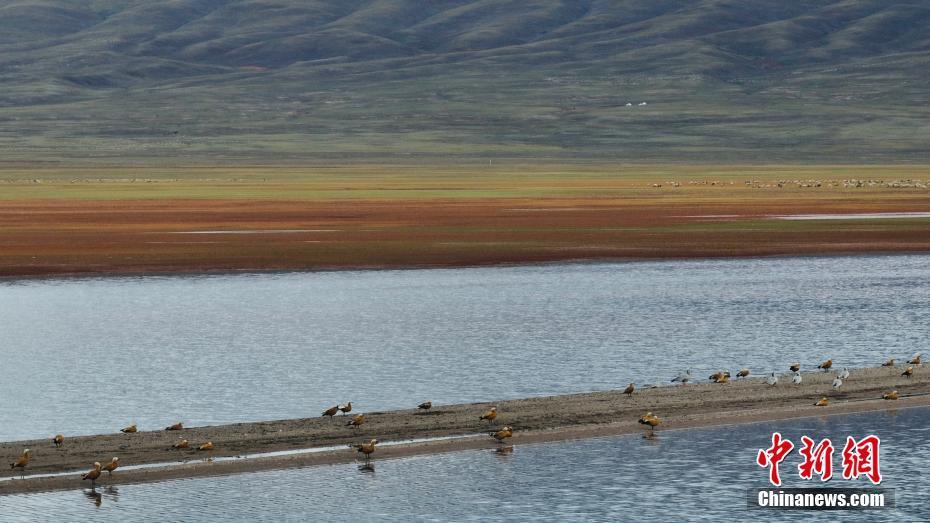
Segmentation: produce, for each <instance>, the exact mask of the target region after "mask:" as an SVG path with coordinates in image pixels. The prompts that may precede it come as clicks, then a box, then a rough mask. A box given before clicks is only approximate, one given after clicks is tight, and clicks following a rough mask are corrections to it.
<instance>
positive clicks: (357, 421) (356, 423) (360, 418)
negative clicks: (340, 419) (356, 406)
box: [346, 414, 365, 429]
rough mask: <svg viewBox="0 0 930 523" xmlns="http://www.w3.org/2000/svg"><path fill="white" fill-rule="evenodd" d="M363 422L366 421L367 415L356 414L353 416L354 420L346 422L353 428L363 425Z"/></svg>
mask: <svg viewBox="0 0 930 523" xmlns="http://www.w3.org/2000/svg"><path fill="white" fill-rule="evenodd" d="M362 423H365V415H364V414H356V415H355V416H354V417H352V421H350V422H349V423H348V424H346V426H347V427H352V428H353V429H357V428H358V427H360V426H362Z"/></svg>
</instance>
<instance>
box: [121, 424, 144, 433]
mask: <svg viewBox="0 0 930 523" xmlns="http://www.w3.org/2000/svg"><path fill="white" fill-rule="evenodd" d="M119 431H120V432H122V433H123V434H134V433H136V432H139V429H138V428H137V427H136V424H135V423H133V424H132V425H130V426H128V427H124V428H122V429H119Z"/></svg>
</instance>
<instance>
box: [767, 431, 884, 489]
mask: <svg viewBox="0 0 930 523" xmlns="http://www.w3.org/2000/svg"><path fill="white" fill-rule="evenodd" d="M801 443H803V446H802V447H801V448H800V449H798V452H799V453H800V454H801V457H802V458H804V459H803V461H802V462H801V464H800V465H798V475H799V476H801V479H808V480H810V479H814V474H817V475H818V476H820V481H828V480H829V479H830V478H832V477H833V451H834V450H835V449H834V448H833V443H832V442H831V441H830V440H829V439H828V438H824V439H822V440H820V443H817V444H816V445H815V444H814V440H812V439H811V438H809V437H807V436H802V437H801ZM880 445H881V440H879V438H878V436H875V435H868V436H866V437H864V438H862V439H861V440H859V441H858V442H857V441H856V440H855V439H854V438H853V437H852V436H849V437H847V438H846V445H845V446H844V447H843V478H844V479H850V480H853V479H859V476H865V477H866V478H868V479H869V481H871V482H872V483H874V484H876V485H878V484H879V483H881V481H882V474H881V471H880V470H879V462H878V458H879V447H880ZM792 449H794V443H792V442H791V441H790V440H788V439H785V438H782V436H781V433H780V432H774V433H772V446H771V447H769V448H767V449H760V450H759V454H758V455H757V456H756V463H758V464H759V466H760V467H768V468H769V481H770V482H771V483H772V485H775V486H776V487H778V486H781V476H780V475H779V473H778V465H779V464H780V463H781V462H782V461H784V459H785V458H786V457H787V456H788V454H789V453H791V450H792Z"/></svg>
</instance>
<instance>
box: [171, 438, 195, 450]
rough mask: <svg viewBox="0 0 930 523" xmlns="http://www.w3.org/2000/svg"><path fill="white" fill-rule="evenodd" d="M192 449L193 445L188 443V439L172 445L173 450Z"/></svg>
mask: <svg viewBox="0 0 930 523" xmlns="http://www.w3.org/2000/svg"><path fill="white" fill-rule="evenodd" d="M190 447H191V443H190V442H189V441H187V440H186V439H182V440H181V441H179V442H177V443H175V444H174V445H171V448H173V449H189V448H190Z"/></svg>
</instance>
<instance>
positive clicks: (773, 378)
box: [765, 371, 778, 387]
mask: <svg viewBox="0 0 930 523" xmlns="http://www.w3.org/2000/svg"><path fill="white" fill-rule="evenodd" d="M765 382H766V383H768V384H769V385H771V386H773V387H774V386H775V385H778V376H776V375H775V372H774V371H773V372H772V375H771V376H769V377H768V378H765Z"/></svg>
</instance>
